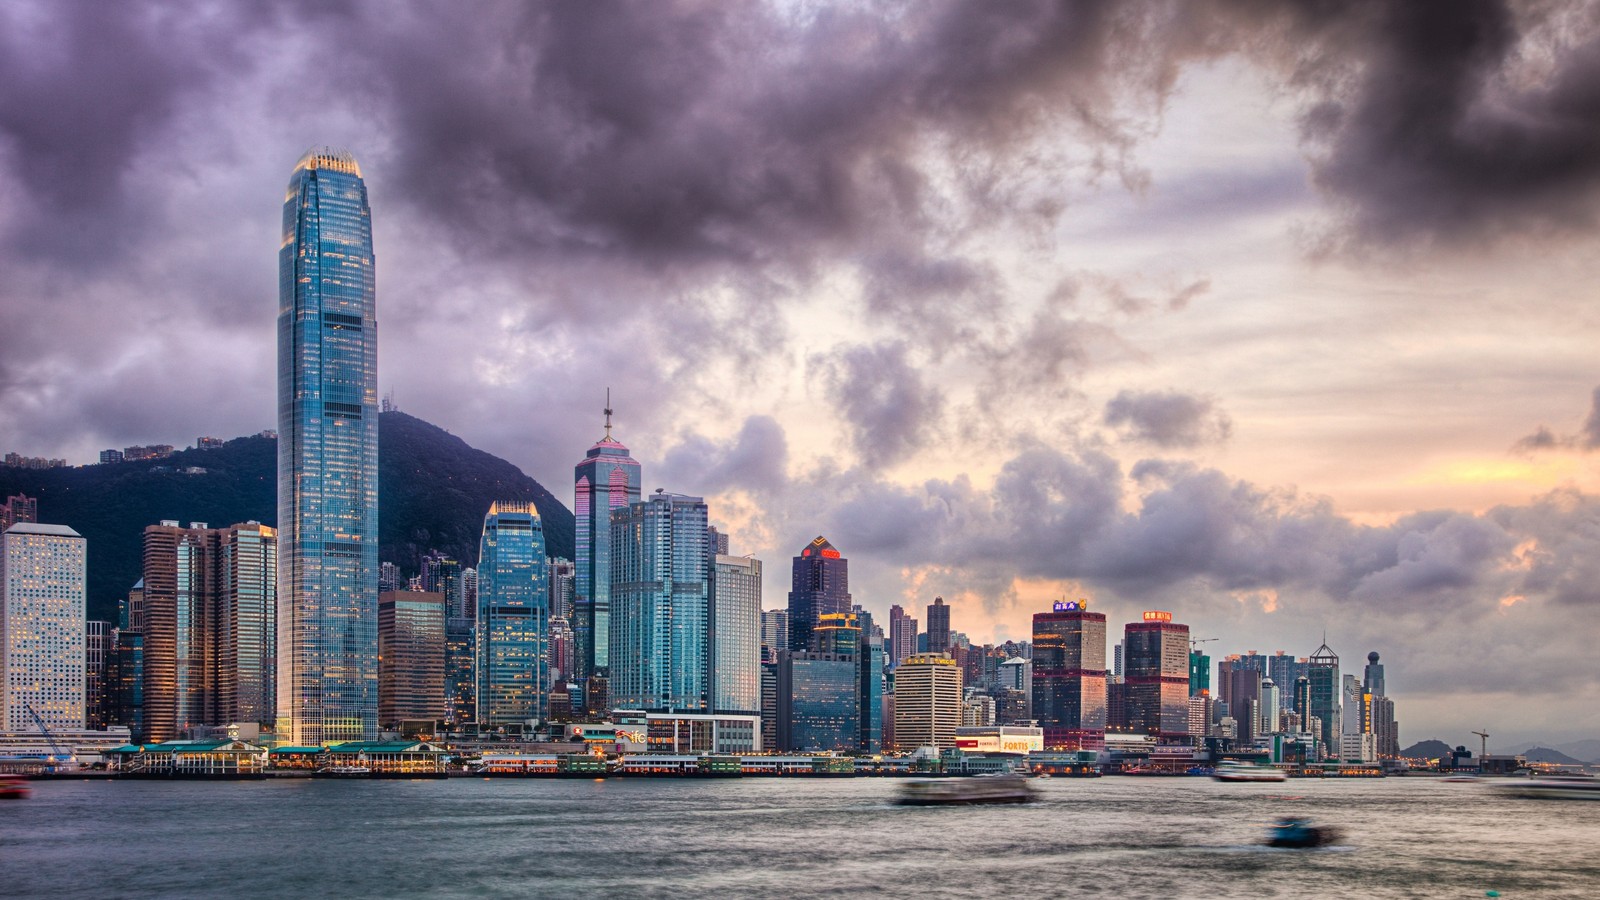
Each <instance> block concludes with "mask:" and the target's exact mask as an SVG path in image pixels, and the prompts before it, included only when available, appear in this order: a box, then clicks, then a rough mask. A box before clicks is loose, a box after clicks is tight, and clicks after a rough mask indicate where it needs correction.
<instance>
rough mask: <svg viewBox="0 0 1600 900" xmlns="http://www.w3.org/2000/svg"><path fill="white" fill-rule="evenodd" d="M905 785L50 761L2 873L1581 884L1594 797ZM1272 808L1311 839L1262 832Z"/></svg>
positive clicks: (95, 886) (159, 881)
mask: <svg viewBox="0 0 1600 900" xmlns="http://www.w3.org/2000/svg"><path fill="white" fill-rule="evenodd" d="M1036 783H1037V784H1039V786H1040V788H1041V792H1042V801H1041V802H1039V803H1035V804H1032V805H1029V806H991V807H950V808H903V807H896V806H893V805H891V803H890V802H889V801H890V799H891V798H892V797H893V794H894V790H895V783H894V782H893V781H887V780H880V779H868V778H855V779H816V780H797V779H795V780H785V779H743V780H730V781H698V780H686V781H660V780H642V779H611V780H608V781H534V780H522V781H519V780H496V781H485V780H476V779H470V780H469V779H451V780H449V781H375V782H357V781H313V780H302V779H295V780H279V781H268V782H223V783H201V782H153V781H143V782H121V783H117V782H112V783H103V782H77V781H62V782H45V783H37V784H35V786H34V787H35V790H34V796H33V797H32V799H29V800H25V801H20V802H8V803H4V804H0V895H3V896H14V897H66V896H72V897H79V896H117V897H149V896H162V897H168V896H199V895H211V896H230V895H232V896H237V895H242V894H250V895H256V896H274V897H383V896H400V895H410V896H435V897H468V896H472V897H476V896H504V897H512V896H554V897H573V898H577V897H597V896H617V897H660V896H676V897H698V896H820V895H854V894H859V893H862V892H870V893H878V894H885V895H902V896H905V895H913V894H915V895H918V896H922V897H946V896H949V897H955V896H959V897H989V896H1004V897H1007V898H1011V897H1047V896H1048V897H1060V896H1086V897H1115V898H1146V897H1148V898H1172V897H1220V896H1236V897H1251V898H1261V897H1329V898H1343V897H1463V898H1465V897H1483V896H1485V894H1486V892H1487V891H1490V890H1495V891H1499V892H1500V896H1502V897H1507V898H1516V897H1540V898H1544V897H1584V898H1594V897H1600V803H1585V802H1582V801H1576V802H1560V801H1539V800H1514V799H1509V798H1501V797H1499V796H1496V795H1495V794H1494V792H1492V791H1490V790H1488V789H1487V788H1486V787H1485V786H1483V785H1472V784H1447V783H1443V782H1439V781H1435V780H1430V779H1422V778H1391V779H1385V780H1379V781H1347V782H1322V781H1310V780H1302V781H1290V782H1288V783H1286V784H1218V783H1216V782H1212V781H1208V780H1203V779H1195V778H1182V779H1151V778H1143V779H1141V778H1103V779H1084V780H1075V779H1050V780H1041V781H1039V782H1036ZM1284 813H1298V814H1303V815H1309V816H1311V817H1312V818H1313V819H1314V820H1316V821H1318V822H1322V823H1326V824H1336V825H1339V826H1341V827H1342V828H1344V829H1345V831H1346V834H1347V837H1346V839H1345V845H1344V846H1341V847H1335V848H1332V849H1328V850H1315V851H1293V850H1271V849H1267V848H1264V847H1260V846H1258V845H1257V841H1258V840H1259V839H1260V836H1261V835H1262V833H1263V832H1264V826H1265V824H1266V823H1267V822H1268V821H1270V820H1271V819H1272V818H1273V817H1275V816H1277V815H1280V814H1284Z"/></svg>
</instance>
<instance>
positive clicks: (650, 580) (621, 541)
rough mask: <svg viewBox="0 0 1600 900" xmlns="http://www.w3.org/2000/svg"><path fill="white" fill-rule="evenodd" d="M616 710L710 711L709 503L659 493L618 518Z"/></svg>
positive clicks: (613, 593)
mask: <svg viewBox="0 0 1600 900" xmlns="http://www.w3.org/2000/svg"><path fill="white" fill-rule="evenodd" d="M609 556H610V560H611V585H610V598H611V628H610V633H611V647H610V684H609V687H610V690H611V706H612V708H614V709H642V710H645V711H647V712H665V711H674V712H699V711H704V710H705V709H706V703H707V696H706V629H707V617H708V614H709V610H708V601H709V593H710V573H708V572H707V571H706V504H705V501H704V500H702V499H700V498H699V497H690V496H686V495H684V494H669V493H667V492H665V491H657V492H656V493H654V494H652V495H651V496H650V497H649V498H648V499H645V500H642V501H639V502H638V503H630V504H628V506H626V507H625V508H622V509H618V510H617V511H616V512H614V513H613V514H612V516H611V541H610V548H609Z"/></svg>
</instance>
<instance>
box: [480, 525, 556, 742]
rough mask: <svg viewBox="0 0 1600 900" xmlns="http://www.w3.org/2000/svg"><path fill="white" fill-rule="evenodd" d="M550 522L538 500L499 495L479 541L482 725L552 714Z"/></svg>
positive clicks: (518, 722) (516, 722)
mask: <svg viewBox="0 0 1600 900" xmlns="http://www.w3.org/2000/svg"><path fill="white" fill-rule="evenodd" d="M548 565H549V564H548V562H547V560H546V558H545V543H544V523H543V522H542V521H541V520H540V518H539V511H538V510H537V509H535V508H534V506H533V504H532V503H527V502H515V501H513V502H507V501H499V502H496V503H493V504H491V505H490V506H489V512H488V514H487V515H485V516H484V517H483V538H482V540H481V541H480V543H479V546H478V621H477V633H478V642H477V643H478V646H477V650H478V665H477V676H478V693H477V697H478V725H479V726H480V727H482V728H494V727H502V726H521V725H523V724H524V723H526V722H527V721H528V720H530V719H538V720H543V719H545V718H546V717H547V716H548V715H549V713H548V704H549V693H550V671H549V632H548V630H547V626H548V621H549V618H550V610H549V608H548V607H547V605H546V604H548V603H549V602H550V585H549V577H550V576H549V571H548Z"/></svg>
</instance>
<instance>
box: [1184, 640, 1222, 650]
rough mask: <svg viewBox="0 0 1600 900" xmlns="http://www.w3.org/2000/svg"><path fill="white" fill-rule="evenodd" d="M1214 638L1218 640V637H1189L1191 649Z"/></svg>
mask: <svg viewBox="0 0 1600 900" xmlns="http://www.w3.org/2000/svg"><path fill="white" fill-rule="evenodd" d="M1214 640H1217V638H1189V649H1191V650H1193V649H1195V648H1197V647H1198V646H1199V645H1201V644H1204V643H1207V642H1208V641H1214Z"/></svg>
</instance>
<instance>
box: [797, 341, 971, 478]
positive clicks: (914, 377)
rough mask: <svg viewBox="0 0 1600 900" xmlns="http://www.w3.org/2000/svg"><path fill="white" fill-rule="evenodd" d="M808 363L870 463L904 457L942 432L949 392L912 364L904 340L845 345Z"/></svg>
mask: <svg viewBox="0 0 1600 900" xmlns="http://www.w3.org/2000/svg"><path fill="white" fill-rule="evenodd" d="M807 367H808V368H809V369H810V370H811V372H812V373H813V377H815V378H816V379H817V380H818V381H819V382H820V383H821V385H822V387H823V390H824V392H825V393H826V396H827V399H828V402H829V404H830V406H831V407H832V408H833V409H835V410H837V411H838V413H839V415H840V417H841V418H843V420H844V422H845V424H846V426H847V427H848V429H849V433H850V439H851V445H852V446H853V447H854V449H855V451H856V454H857V455H858V456H859V457H860V458H861V460H862V461H863V462H864V463H866V464H867V465H869V466H885V465H893V464H895V463H897V462H902V461H904V460H905V459H906V458H908V457H909V456H911V455H912V454H914V453H916V452H917V451H918V450H919V449H921V447H922V445H923V444H924V443H926V442H927V441H928V440H930V439H931V438H933V437H934V435H935V434H936V433H937V429H938V425H939V418H940V414H941V413H942V412H943V409H944V393H943V392H942V391H940V390H939V388H938V387H936V386H935V385H932V384H929V383H928V382H927V380H926V379H924V378H923V376H922V373H921V372H920V371H919V370H918V369H917V367H916V366H914V365H913V364H912V362H911V359H910V350H909V348H908V347H907V345H906V343H905V342H904V341H885V342H882V343H878V344H872V345H865V344H855V345H848V346H844V347H841V348H839V349H837V350H834V351H832V352H830V353H827V354H821V355H816V356H813V357H811V358H810V359H809V360H808V361H807Z"/></svg>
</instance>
